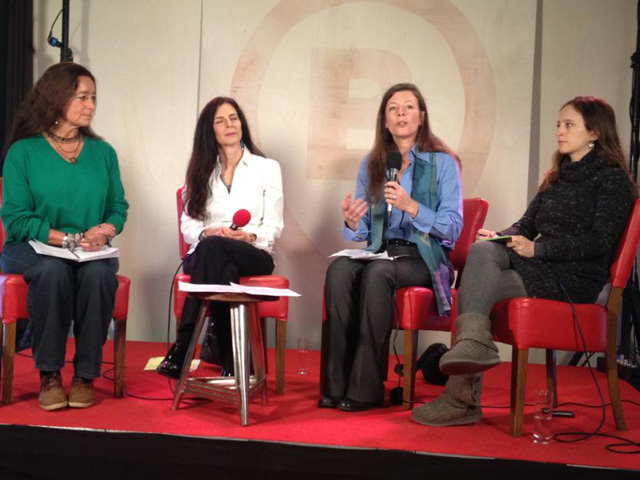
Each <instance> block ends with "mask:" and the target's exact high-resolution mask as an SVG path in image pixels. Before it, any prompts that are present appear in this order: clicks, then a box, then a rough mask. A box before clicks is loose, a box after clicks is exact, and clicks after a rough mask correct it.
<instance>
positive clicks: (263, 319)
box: [260, 317, 278, 374]
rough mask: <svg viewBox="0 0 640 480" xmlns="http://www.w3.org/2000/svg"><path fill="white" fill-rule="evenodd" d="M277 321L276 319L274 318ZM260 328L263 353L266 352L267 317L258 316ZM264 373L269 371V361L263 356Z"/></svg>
mask: <svg viewBox="0 0 640 480" xmlns="http://www.w3.org/2000/svg"><path fill="white" fill-rule="evenodd" d="M276 322H277V320H276ZM260 328H262V342H263V344H262V348H264V354H265V355H266V354H267V351H268V349H267V317H260ZM277 329H278V325H276V330H277ZM264 373H265V374H267V373H269V361H268V359H267V358H266V357H265V361H264Z"/></svg>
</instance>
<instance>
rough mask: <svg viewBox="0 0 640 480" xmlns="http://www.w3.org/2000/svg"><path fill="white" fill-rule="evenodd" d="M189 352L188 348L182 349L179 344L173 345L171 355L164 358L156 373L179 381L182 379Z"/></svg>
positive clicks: (168, 354) (170, 350)
mask: <svg viewBox="0 0 640 480" xmlns="http://www.w3.org/2000/svg"><path fill="white" fill-rule="evenodd" d="M187 350H188V348H187V347H182V346H180V345H178V343H174V344H173V345H171V349H169V353H167V356H166V357H164V360H163V361H162V363H161V364H160V365H158V368H156V373H159V374H160V375H164V376H165V377H169V378H173V379H175V380H178V379H179V378H180V372H181V371H182V365H183V364H184V359H185V357H186V356H187Z"/></svg>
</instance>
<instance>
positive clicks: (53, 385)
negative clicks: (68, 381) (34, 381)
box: [38, 372, 67, 411]
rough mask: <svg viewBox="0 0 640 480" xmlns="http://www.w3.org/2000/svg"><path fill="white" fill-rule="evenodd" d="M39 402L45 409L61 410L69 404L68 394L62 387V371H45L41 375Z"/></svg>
mask: <svg viewBox="0 0 640 480" xmlns="http://www.w3.org/2000/svg"><path fill="white" fill-rule="evenodd" d="M38 403H39V404H40V408H42V409H43V410H47V411H50V410H59V409H60V408H64V407H66V406H67V394H66V392H65V391H64V388H62V376H61V375H60V372H51V373H45V374H44V375H42V376H41V377H40V395H39V396H38Z"/></svg>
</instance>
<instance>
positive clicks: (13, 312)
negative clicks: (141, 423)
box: [0, 179, 131, 405]
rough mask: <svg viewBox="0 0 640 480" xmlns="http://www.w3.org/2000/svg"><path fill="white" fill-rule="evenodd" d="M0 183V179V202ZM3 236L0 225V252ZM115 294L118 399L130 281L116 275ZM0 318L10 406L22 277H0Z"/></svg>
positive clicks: (22, 313)
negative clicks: (0, 320) (116, 286)
mask: <svg viewBox="0 0 640 480" xmlns="http://www.w3.org/2000/svg"><path fill="white" fill-rule="evenodd" d="M1 197H2V180H1V179H0V198H1ZM6 236H7V232H6V231H5V229H4V226H3V225H2V223H0V250H2V246H3V245H4V240H5V238H6ZM117 278H118V290H117V291H116V303H115V307H114V311H113V320H114V341H113V353H114V382H113V395H114V396H115V397H117V398H122V396H123V394H124V369H125V361H124V360H125V358H124V357H125V347H126V336H127V316H128V313H129V288H130V286H131V280H129V279H128V278H127V277H125V276H123V275H118V276H117ZM0 318H1V319H2V338H3V342H2V403H3V404H5V405H8V404H10V403H11V393H12V392H11V391H12V384H13V363H14V356H15V352H16V323H17V321H18V320H20V319H27V318H29V315H28V313H27V284H26V283H25V281H24V278H23V277H22V275H10V274H8V275H4V274H2V275H0Z"/></svg>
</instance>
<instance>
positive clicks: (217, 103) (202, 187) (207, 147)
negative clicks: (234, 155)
mask: <svg viewBox="0 0 640 480" xmlns="http://www.w3.org/2000/svg"><path fill="white" fill-rule="evenodd" d="M225 103H228V104H229V105H231V106H232V107H233V108H235V109H236V112H238V118H239V119H240V123H241V124H242V141H243V142H244V146H245V148H247V149H248V150H249V151H250V152H251V153H253V154H254V155H260V156H261V157H264V156H265V155H264V153H262V152H261V151H260V149H259V148H258V147H256V145H255V144H254V143H253V140H252V139H251V132H249V124H248V123H247V119H246V117H245V116H244V112H243V111H242V109H241V108H240V106H239V105H238V103H237V102H236V101H235V100H234V99H233V98H229V97H216V98H214V99H213V100H211V101H210V102H209V103H207V105H206V106H205V107H204V108H203V109H202V113H200V117H199V118H198V123H197V124H196V133H195V135H194V138H193V151H192V152H191V159H190V160H189V167H188V168H187V178H186V185H187V195H186V198H185V210H186V211H187V214H188V215H189V216H190V217H191V218H195V219H198V220H204V219H205V216H206V215H205V214H206V204H207V200H208V199H209V198H210V197H211V195H212V192H211V186H210V182H209V181H210V179H211V175H212V174H213V170H214V169H215V167H216V165H217V164H218V161H219V160H218V142H217V140H216V134H215V133H214V131H213V120H214V118H215V116H216V112H217V111H218V108H220V107H221V106H222V105H224V104H225Z"/></svg>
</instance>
